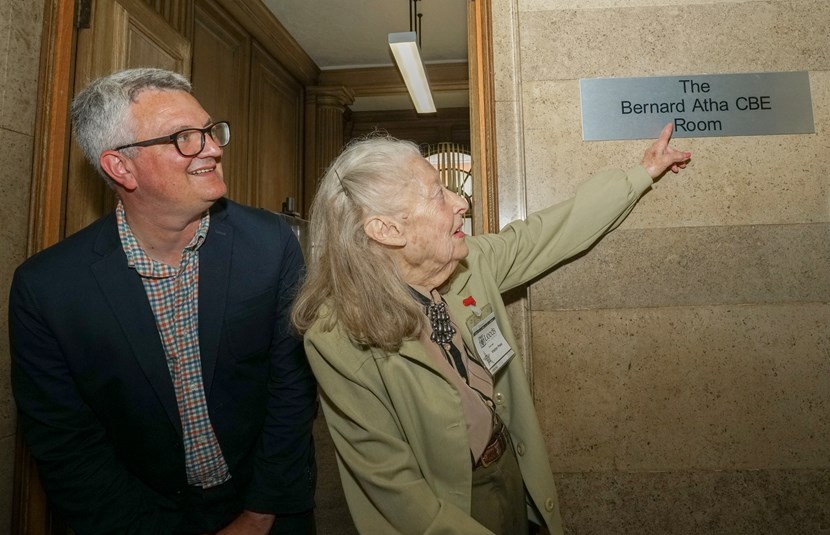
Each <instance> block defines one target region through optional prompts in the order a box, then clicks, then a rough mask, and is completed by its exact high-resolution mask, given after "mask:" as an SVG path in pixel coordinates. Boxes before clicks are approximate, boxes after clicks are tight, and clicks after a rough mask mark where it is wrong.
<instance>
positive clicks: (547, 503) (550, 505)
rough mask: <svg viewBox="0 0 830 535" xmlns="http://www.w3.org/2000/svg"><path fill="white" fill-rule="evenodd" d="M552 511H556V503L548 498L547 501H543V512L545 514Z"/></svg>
mask: <svg viewBox="0 0 830 535" xmlns="http://www.w3.org/2000/svg"><path fill="white" fill-rule="evenodd" d="M554 509H556V502H555V501H553V498H548V499H547V500H545V510H546V511H547V512H551V511H553V510H554Z"/></svg>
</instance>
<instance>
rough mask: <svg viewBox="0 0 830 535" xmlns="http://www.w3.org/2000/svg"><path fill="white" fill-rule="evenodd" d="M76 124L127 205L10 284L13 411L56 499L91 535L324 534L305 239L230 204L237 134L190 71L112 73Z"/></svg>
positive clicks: (80, 101)
mask: <svg viewBox="0 0 830 535" xmlns="http://www.w3.org/2000/svg"><path fill="white" fill-rule="evenodd" d="M71 113H72V122H73V129H74V133H75V139H76V140H77V142H78V144H79V146H80V147H81V149H82V150H83V151H84V153H85V154H86V156H87V158H88V159H89V161H90V162H91V163H92V164H93V165H94V166H95V168H96V169H97V170H98V172H99V174H101V176H103V177H104V179H105V180H106V181H107V182H108V183H109V185H110V186H111V187H112V188H113V189H114V191H115V193H116V197H117V200H118V202H117V205H116V207H115V209H114V211H113V212H112V213H110V214H108V215H106V216H104V217H103V218H101V219H99V220H98V221H96V222H94V223H92V224H91V225H90V226H88V227H87V228H85V229H82V230H81V231H79V232H77V233H76V234H74V235H72V236H70V237H68V238H67V239H65V240H64V241H62V242H60V243H58V244H56V245H55V246H53V247H50V248H49V249H46V250H45V251H43V252H41V253H39V254H37V255H35V256H33V257H32V258H30V259H29V260H27V261H26V262H24V263H23V264H22V265H21V266H20V267H19V268H18V269H17V271H16V272H15V277H14V281H13V283H12V290H11V297H10V307H9V322H10V338H11V347H12V383H13V388H14V395H15V400H16V402H17V406H18V409H19V414H20V422H21V425H22V430H23V434H24V437H25V439H26V442H27V444H28V446H29V449H30V450H31V453H32V455H33V457H34V458H35V460H36V461H37V465H38V471H39V474H40V477H41V480H42V482H43V485H44V487H45V489H46V492H47V494H48V497H49V499H50V503H51V504H52V506H53V507H54V509H55V510H56V511H58V512H59V513H61V514H62V515H63V516H64V517H65V519H66V521H67V523H68V524H69V526H70V527H72V528H73V529H74V530H75V531H76V532H77V533H78V534H79V535H83V534H85V533H139V534H146V533H182V534H190V533H193V534H197V533H198V534H202V533H228V534H230V533H263V534H265V533H280V534H281V533H289V534H307V533H313V532H314V521H313V514H312V508H313V494H314V484H315V478H316V472H315V463H314V447H313V442H312V436H311V428H312V422H313V419H314V416H315V411H316V384H315V382H314V379H313V376H312V375H311V372H310V370H309V367H308V364H307V362H306V360H305V356H304V354H303V350H302V345H301V341H300V340H299V339H298V338H297V337H296V336H295V335H294V334H293V333H292V332H291V331H290V329H289V323H288V316H289V309H290V306H291V301H292V298H293V296H294V293H295V289H296V285H297V283H298V279H299V277H300V274H301V271H302V269H303V258H302V254H301V251H300V246H299V243H298V242H297V240H296V238H295V236H294V234H293V233H292V232H291V230H290V228H289V227H288V226H287V225H286V224H285V223H284V222H283V221H282V220H281V219H280V218H279V217H278V216H276V215H274V214H271V213H269V212H266V211H264V210H257V209H253V208H249V207H245V206H241V205H239V204H236V203H234V202H232V201H229V200H228V199H226V198H224V195H225V191H226V188H225V182H224V180H223V173H222V153H223V147H225V146H226V145H228V143H229V142H230V139H231V131H230V125H229V124H228V123H227V122H225V121H217V120H215V119H214V118H212V117H210V116H209V115H208V113H207V112H206V111H205V110H204V109H203V108H202V106H201V105H200V104H199V102H198V101H197V100H196V99H195V98H194V97H193V95H192V94H191V86H190V83H189V82H188V81H187V80H186V79H185V78H183V77H181V76H180V75H178V74H175V73H172V72H169V71H165V70H160V69H132V70H127V71H122V72H118V73H115V74H112V75H110V76H106V77H104V78H101V79H98V80H96V81H94V82H92V83H91V84H90V85H89V86H88V87H87V88H86V89H84V90H83V91H81V92H80V93H79V94H78V95H77V97H76V98H75V99H74V101H73V103H72V111H71Z"/></svg>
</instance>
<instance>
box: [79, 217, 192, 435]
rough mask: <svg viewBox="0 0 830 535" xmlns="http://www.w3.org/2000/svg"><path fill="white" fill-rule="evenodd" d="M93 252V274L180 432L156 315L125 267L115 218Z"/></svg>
mask: <svg viewBox="0 0 830 535" xmlns="http://www.w3.org/2000/svg"><path fill="white" fill-rule="evenodd" d="M95 249H96V252H97V253H98V254H100V255H102V256H101V259H100V260H98V261H97V262H94V263H93V264H92V266H91V268H92V273H93V275H94V276H95V279H96V280H97V281H98V284H99V286H100V287H101V291H102V292H103V294H104V297H105V298H106V299H107V301H108V302H109V305H110V308H111V309H112V311H113V313H114V314H115V316H116V318H117V319H118V321H119V323H120V324H121V328H122V331H123V333H124V335H125V337H126V338H127V342H128V343H129V345H130V346H131V348H132V350H133V353H134V355H135V358H136V360H137V361H138V363H139V365H140V366H141V369H142V370H143V371H144V375H145V376H146V377H147V380H148V381H149V383H150V384H151V385H152V387H153V389H154V390H155V392H156V395H157V396H158V398H159V400H160V401H161V404H162V405H163V406H164V410H165V411H166V412H167V416H168V417H169V418H170V421H171V422H172V423H173V425H174V426H175V427H176V429H178V431H179V433H181V432H182V428H181V420H180V419H179V409H178V404H177V403H176V393H175V391H174V389H173V381H172V380H171V378H170V371H169V369H168V368H167V358H166V357H165V354H164V348H163V347H162V344H161V338H160V337H159V334H158V329H157V328H156V320H155V316H154V315H153V310H152V308H151V307H150V302H149V301H148V300H147V294H146V293H145V292H144V285H143V284H142V283H141V278H140V277H139V276H138V275H137V274H136V273H135V271H134V270H133V269H131V268H130V267H129V266H128V265H127V259H126V257H125V255H124V250H123V249H122V248H121V242H120V240H119V238H118V231H117V229H116V227H115V217H114V216H113V217H112V224H107V225H104V227H103V230H102V231H101V233H100V234H99V236H98V240H97V241H96V244H95Z"/></svg>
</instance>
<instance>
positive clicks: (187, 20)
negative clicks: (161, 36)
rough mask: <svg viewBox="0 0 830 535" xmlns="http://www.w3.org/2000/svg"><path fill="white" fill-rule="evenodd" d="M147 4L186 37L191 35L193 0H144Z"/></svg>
mask: <svg viewBox="0 0 830 535" xmlns="http://www.w3.org/2000/svg"><path fill="white" fill-rule="evenodd" d="M144 3H146V4H147V5H148V6H150V7H151V8H153V9H154V10H155V12H156V13H158V14H159V15H161V16H162V17H163V18H164V20H166V21H167V22H169V23H170V25H171V26H173V28H175V29H176V31H177V32H179V33H180V34H182V35H184V36H185V37H187V38H188V39H190V38H191V37H192V33H191V32H192V27H193V0H144Z"/></svg>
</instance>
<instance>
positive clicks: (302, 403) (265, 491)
mask: <svg viewBox="0 0 830 535" xmlns="http://www.w3.org/2000/svg"><path fill="white" fill-rule="evenodd" d="M281 228H282V231H281V232H280V233H278V235H279V236H280V240H281V242H282V243H283V254H282V259H281V264H280V269H279V272H278V275H277V276H278V280H277V281H276V285H277V295H278V297H277V300H278V303H277V314H276V320H275V321H276V324H275V325H274V331H273V332H274V334H273V340H272V343H271V349H270V366H269V377H268V408H267V413H266V416H265V422H264V425H263V429H262V437H261V440H260V445H259V449H258V452H257V455H256V459H255V462H254V474H253V480H252V482H251V484H250V486H249V489H248V494H247V498H246V508H247V509H250V510H252V511H257V512H261V513H276V514H278V515H279V514H281V513H285V514H292V513H301V512H305V511H310V510H311V509H312V508H313V507H314V486H315V482H316V465H315V460H314V442H313V437H312V427H313V423H314V417H315V415H316V412H317V383H316V382H315V380H314V376H313V375H312V373H311V368H310V367H309V365H308V361H307V360H306V358H305V352H304V350H303V344H302V338H301V337H299V336H298V335H296V333H294V331H293V329H292V328H291V327H290V311H291V304H292V302H293V299H294V296H295V295H296V292H297V288H298V284H299V280H300V276H301V275H302V272H303V269H304V263H303V255H302V251H301V249H300V245H299V242H298V241H297V239H296V238H295V236H294V234H293V233H292V232H291V230H290V229H289V228H288V227H287V226H286V225H281ZM277 522H278V523H279V520H277Z"/></svg>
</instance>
